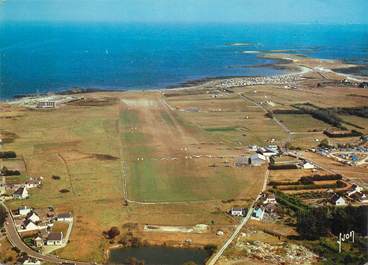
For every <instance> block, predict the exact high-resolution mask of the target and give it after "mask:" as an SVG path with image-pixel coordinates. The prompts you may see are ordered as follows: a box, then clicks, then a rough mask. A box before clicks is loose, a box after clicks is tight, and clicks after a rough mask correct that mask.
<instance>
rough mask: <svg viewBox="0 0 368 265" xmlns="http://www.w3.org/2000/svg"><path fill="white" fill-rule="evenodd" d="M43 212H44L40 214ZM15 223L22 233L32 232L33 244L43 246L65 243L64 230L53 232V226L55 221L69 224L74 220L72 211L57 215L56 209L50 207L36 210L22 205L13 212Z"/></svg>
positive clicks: (38, 246)
mask: <svg viewBox="0 0 368 265" xmlns="http://www.w3.org/2000/svg"><path fill="white" fill-rule="evenodd" d="M39 212H42V214H39ZM12 215H13V218H14V223H15V226H16V228H17V231H18V233H20V234H32V235H34V238H33V246H34V247H36V248H42V247H43V246H45V245H46V246H61V245H63V243H64V236H65V235H64V234H63V232H53V231H52V227H53V226H54V223H55V222H65V223H68V224H69V225H71V224H72V222H73V216H72V214H71V213H61V214H58V215H55V212H54V209H53V208H52V207H49V208H48V209H47V210H46V211H42V209H40V210H39V211H37V212H36V211H35V210H34V209H32V208H30V207H27V206H22V207H20V208H18V209H17V210H15V211H14V212H13V213H12Z"/></svg>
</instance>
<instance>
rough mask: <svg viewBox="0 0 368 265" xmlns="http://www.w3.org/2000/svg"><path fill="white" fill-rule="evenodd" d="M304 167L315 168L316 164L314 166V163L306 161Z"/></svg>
mask: <svg viewBox="0 0 368 265" xmlns="http://www.w3.org/2000/svg"><path fill="white" fill-rule="evenodd" d="M303 168H304V169H314V168H315V166H314V165H313V164H312V163H309V162H305V163H304V164H303Z"/></svg>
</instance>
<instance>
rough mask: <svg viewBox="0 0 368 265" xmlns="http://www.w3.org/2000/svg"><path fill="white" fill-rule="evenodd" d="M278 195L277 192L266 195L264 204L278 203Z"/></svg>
mask: <svg viewBox="0 0 368 265" xmlns="http://www.w3.org/2000/svg"><path fill="white" fill-rule="evenodd" d="M276 203H277V202H276V197H275V194H268V195H266V196H265V199H264V201H263V204H276Z"/></svg>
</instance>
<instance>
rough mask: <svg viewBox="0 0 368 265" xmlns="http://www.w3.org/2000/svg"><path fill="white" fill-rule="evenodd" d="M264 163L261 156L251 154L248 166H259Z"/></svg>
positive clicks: (264, 159) (264, 160)
mask: <svg viewBox="0 0 368 265" xmlns="http://www.w3.org/2000/svg"><path fill="white" fill-rule="evenodd" d="M265 162H266V158H265V157H264V156H263V155H261V154H253V155H251V156H250V157H249V164H250V165H252V166H256V167H257V166H261V165H263V164H264V163H265Z"/></svg>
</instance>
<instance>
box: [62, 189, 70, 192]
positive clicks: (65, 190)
mask: <svg viewBox="0 0 368 265" xmlns="http://www.w3.org/2000/svg"><path fill="white" fill-rule="evenodd" d="M59 192H61V193H68V192H70V190H68V189H61V190H59Z"/></svg>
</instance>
